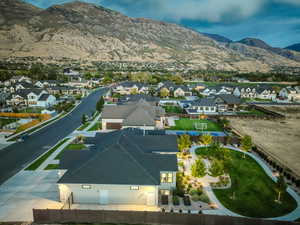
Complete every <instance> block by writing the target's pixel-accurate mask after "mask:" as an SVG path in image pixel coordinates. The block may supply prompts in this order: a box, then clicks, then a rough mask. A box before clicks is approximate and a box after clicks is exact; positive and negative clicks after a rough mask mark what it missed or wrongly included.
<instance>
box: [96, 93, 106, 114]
mask: <svg viewBox="0 0 300 225" xmlns="http://www.w3.org/2000/svg"><path fill="white" fill-rule="evenodd" d="M104 103H105V101H104V98H103V96H101V97H100V99H99V100H98V102H97V103H96V110H97V111H98V112H101V111H102V109H103V106H104Z"/></svg>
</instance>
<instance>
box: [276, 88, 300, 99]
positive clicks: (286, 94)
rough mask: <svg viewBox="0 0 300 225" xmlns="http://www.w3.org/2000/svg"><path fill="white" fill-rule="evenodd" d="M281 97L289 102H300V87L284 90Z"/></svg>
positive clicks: (280, 93)
mask: <svg viewBox="0 0 300 225" xmlns="http://www.w3.org/2000/svg"><path fill="white" fill-rule="evenodd" d="M279 96H280V97H282V98H285V99H288V100H289V101H300V86H296V87H291V86H288V87H285V88H282V89H281V90H280V92H279Z"/></svg>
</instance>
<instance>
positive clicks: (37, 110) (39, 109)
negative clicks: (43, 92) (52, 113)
mask: <svg viewBox="0 0 300 225" xmlns="http://www.w3.org/2000/svg"><path fill="white" fill-rule="evenodd" d="M43 109H44V108H42V107H28V108H25V109H22V110H20V113H41V112H42V111H43Z"/></svg>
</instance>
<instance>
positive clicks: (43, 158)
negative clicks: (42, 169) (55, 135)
mask: <svg viewBox="0 0 300 225" xmlns="http://www.w3.org/2000/svg"><path fill="white" fill-rule="evenodd" d="M68 140H69V138H66V139H64V140H62V141H60V142H59V143H58V144H57V145H55V146H54V147H53V148H51V149H50V150H49V151H48V152H47V153H45V154H44V155H42V156H41V157H39V158H38V159H37V160H35V161H34V162H33V163H32V164H30V165H29V166H28V167H27V168H26V169H25V170H36V169H37V168H38V167H39V166H40V165H42V163H43V162H45V161H46V160H47V159H48V157H49V156H50V155H51V154H52V153H53V152H55V151H56V150H57V149H58V148H59V147H60V146H61V145H63V144H64V143H65V142H66V141H68Z"/></svg>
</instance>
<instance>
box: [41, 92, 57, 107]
mask: <svg viewBox="0 0 300 225" xmlns="http://www.w3.org/2000/svg"><path fill="white" fill-rule="evenodd" d="M55 104H56V98H55V96H53V95H49V97H48V99H47V100H45V101H38V102H37V104H36V106H38V107H43V108H47V107H49V106H53V105H55Z"/></svg>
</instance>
